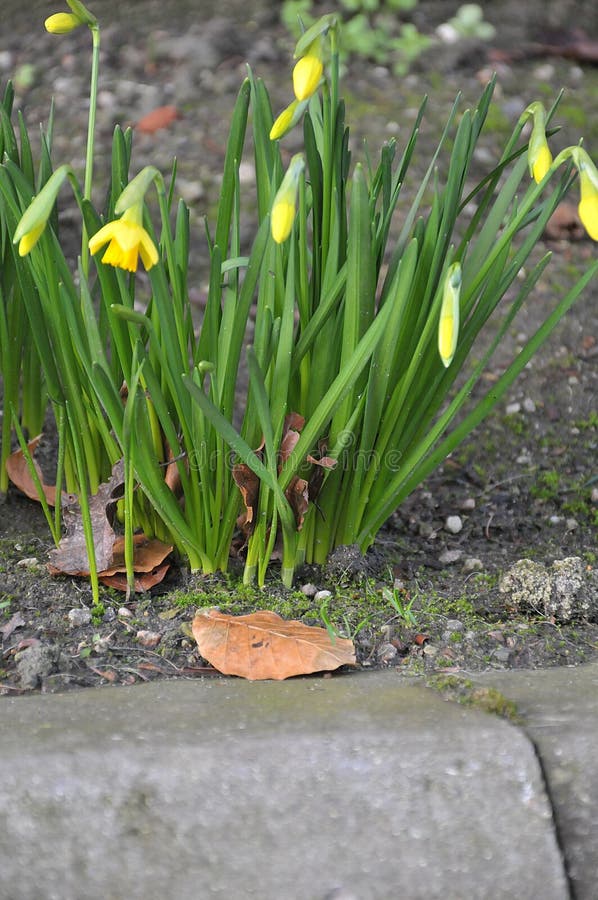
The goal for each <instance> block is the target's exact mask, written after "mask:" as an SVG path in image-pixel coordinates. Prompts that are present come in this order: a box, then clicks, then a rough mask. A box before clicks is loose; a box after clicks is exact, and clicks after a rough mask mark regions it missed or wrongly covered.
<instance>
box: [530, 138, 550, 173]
mask: <svg viewBox="0 0 598 900" xmlns="http://www.w3.org/2000/svg"><path fill="white" fill-rule="evenodd" d="M530 147H531V145H530ZM551 165H552V153H551V152H550V148H549V147H548V144H547V143H546V140H545V141H544V143H543V144H541V145H540V146H539V147H538V149H537V151H536V154H535V157H534V159H533V160H532V162H531V167H532V175H533V176H534V181H535V182H536V184H540V182H541V181H542V179H543V178H544V176H545V175H546V173H547V172H548V170H549V169H550V166H551Z"/></svg>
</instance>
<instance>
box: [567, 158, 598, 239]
mask: <svg viewBox="0 0 598 900" xmlns="http://www.w3.org/2000/svg"><path fill="white" fill-rule="evenodd" d="M568 155H569V156H570V157H571V159H572V160H573V162H574V164H575V166H576V168H577V171H578V172H579V190H580V200H579V206H578V207H577V211H578V212H579V218H580V219H581V221H582V224H583V227H584V228H585V230H586V231H587V233H588V234H589V236H590V237H591V238H592V240H593V241H598V170H597V169H596V166H595V165H594V163H593V162H592V159H591V158H590V156H589V154H588V153H587V152H586V151H585V150H584V149H583V147H571V148H569V154H568ZM560 156H561V154H559V158H560Z"/></svg>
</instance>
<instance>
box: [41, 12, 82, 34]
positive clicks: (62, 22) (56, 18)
mask: <svg viewBox="0 0 598 900" xmlns="http://www.w3.org/2000/svg"><path fill="white" fill-rule="evenodd" d="M82 24H83V21H82V19H80V18H79V16H76V15H75V14H74V13H66V12H61V13H54V15H53V16H48V18H47V19H46V21H45V22H44V26H45V29H46V31H49V32H50V34H68V33H69V31H74V30H75V28H78V27H79V25H82Z"/></svg>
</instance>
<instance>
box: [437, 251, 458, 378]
mask: <svg viewBox="0 0 598 900" xmlns="http://www.w3.org/2000/svg"><path fill="white" fill-rule="evenodd" d="M460 297H461V265H460V263H458V262H455V263H453V264H452V265H451V266H450V267H449V270H448V272H447V274H446V277H445V279H444V287H443V291H442V306H441V307H440V320H439V322H438V352H439V353H440V358H441V360H442V363H443V365H444V366H445V368H448V367H449V366H450V364H451V363H452V361H453V357H454V355H455V350H456V349H457V338H458V336H459V302H460Z"/></svg>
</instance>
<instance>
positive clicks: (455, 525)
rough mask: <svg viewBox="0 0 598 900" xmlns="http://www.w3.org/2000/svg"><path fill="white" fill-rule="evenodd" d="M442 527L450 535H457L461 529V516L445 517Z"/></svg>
mask: <svg viewBox="0 0 598 900" xmlns="http://www.w3.org/2000/svg"><path fill="white" fill-rule="evenodd" d="M444 527H445V528H446V530H447V531H450V533H451V534H459V532H460V531H461V530H462V529H463V519H462V518H461V516H447V518H446V521H445V523H444Z"/></svg>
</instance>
